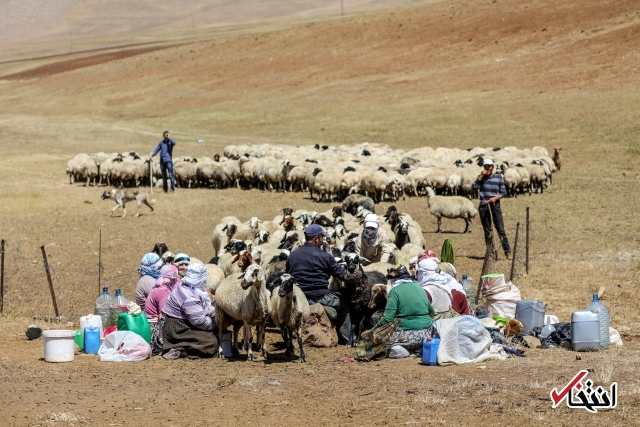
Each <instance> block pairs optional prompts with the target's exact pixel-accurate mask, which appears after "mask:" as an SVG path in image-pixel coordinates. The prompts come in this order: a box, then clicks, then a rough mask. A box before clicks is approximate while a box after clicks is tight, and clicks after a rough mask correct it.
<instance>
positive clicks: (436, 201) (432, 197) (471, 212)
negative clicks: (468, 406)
mask: <svg viewBox="0 0 640 427" xmlns="http://www.w3.org/2000/svg"><path fill="white" fill-rule="evenodd" d="M427 198H428V203H429V212H431V215H435V216H436V218H438V230H437V231H436V232H437V233H440V232H441V231H442V229H441V228H440V222H441V220H442V217H445V218H449V219H455V218H462V219H464V222H465V229H464V232H465V233H467V232H469V233H471V222H472V220H473V218H475V216H476V215H477V214H478V211H477V210H476V208H475V206H473V202H471V200H469V199H467V198H466V197H461V196H451V197H445V196H436V193H435V192H434V191H433V189H432V188H430V187H428V188H427Z"/></svg>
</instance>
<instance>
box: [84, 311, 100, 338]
mask: <svg viewBox="0 0 640 427" xmlns="http://www.w3.org/2000/svg"><path fill="white" fill-rule="evenodd" d="M91 326H95V327H96V328H100V336H102V333H103V332H104V329H102V316H98V315H96V314H88V315H86V316H82V317H81V318H80V334H81V335H82V336H83V337H84V330H85V328H89V327H91ZM83 339H84V338H83Z"/></svg>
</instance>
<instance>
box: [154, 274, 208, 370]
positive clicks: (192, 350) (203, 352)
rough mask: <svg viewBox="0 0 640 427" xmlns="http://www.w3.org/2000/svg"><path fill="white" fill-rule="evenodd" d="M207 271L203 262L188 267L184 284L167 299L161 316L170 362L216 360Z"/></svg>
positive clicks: (165, 354) (164, 340) (163, 350)
mask: <svg viewBox="0 0 640 427" xmlns="http://www.w3.org/2000/svg"><path fill="white" fill-rule="evenodd" d="M206 284H207V269H206V268H205V266H204V264H202V263H201V262H193V263H191V264H189V267H187V270H186V273H185V276H184V278H183V279H182V283H181V284H180V285H178V286H176V287H175V289H174V290H173V291H172V292H171V294H170V295H169V298H167V301H166V303H165V304H164V308H163V309H162V313H163V314H164V315H165V320H164V326H163V328H162V334H163V346H162V354H163V355H164V356H165V357H166V358H168V359H175V358H178V357H185V356H189V357H213V356H214V355H215V354H216V351H217V350H218V340H217V339H216V336H215V335H214V334H213V331H214V329H215V322H214V321H213V317H214V315H215V313H214V310H212V309H210V308H208V304H210V300H209V301H207V299H206V298H204V297H203V296H202V292H206Z"/></svg>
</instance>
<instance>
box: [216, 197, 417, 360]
mask: <svg viewBox="0 0 640 427" xmlns="http://www.w3.org/2000/svg"><path fill="white" fill-rule="evenodd" d="M365 206H366V207H365ZM367 207H370V208H373V206H372V205H371V199H369V198H365V197H363V196H361V195H354V196H350V198H348V200H346V201H345V203H344V204H342V205H339V206H335V207H334V208H332V209H330V210H328V211H326V212H310V211H305V210H296V211H294V210H292V209H283V214H282V215H278V216H276V217H275V218H274V219H273V220H264V221H263V220H260V219H258V218H256V217H253V218H251V219H249V220H248V221H246V222H242V221H240V220H239V219H238V218H236V217H233V216H227V217H224V218H222V219H221V221H220V223H219V224H218V225H216V227H215V228H214V231H213V235H212V237H211V241H212V245H213V249H214V252H215V255H216V256H215V257H214V258H213V259H212V260H211V261H210V262H209V263H207V264H205V266H206V267H207V271H208V273H209V274H208V279H207V287H208V288H209V289H210V290H211V292H212V293H213V294H214V299H215V305H216V323H217V325H218V326H219V328H220V334H222V332H223V331H224V330H226V329H227V328H228V327H229V326H231V325H233V326H234V344H235V345H236V346H237V342H238V332H239V329H240V328H241V327H244V330H245V334H244V348H245V349H246V350H247V355H248V359H249V360H253V353H252V350H251V345H250V343H251V342H252V336H253V335H252V332H251V330H252V328H253V327H255V328H256V338H257V342H258V345H259V347H260V348H261V349H262V354H263V357H268V353H267V350H266V346H265V345H264V326H265V323H266V322H267V320H268V318H269V317H271V318H272V319H273V322H274V323H275V324H276V326H279V327H281V329H282V336H283V338H284V340H285V343H286V349H287V350H286V354H287V356H291V355H293V347H292V337H293V334H294V332H295V334H296V335H297V337H298V344H299V346H300V358H301V360H302V361H306V356H305V355H304V350H303V348H302V338H301V334H302V332H301V330H302V329H301V328H302V326H303V325H304V323H305V321H306V320H307V318H308V316H309V305H308V302H307V299H306V297H305V296H304V294H303V293H302V292H301V291H300V289H299V287H298V286H296V285H295V280H294V279H293V278H292V277H291V276H289V275H288V274H286V272H285V266H286V260H287V258H288V256H289V254H290V253H291V251H294V250H296V249H297V248H298V247H300V246H301V245H302V244H303V243H304V229H305V227H306V226H307V225H309V224H312V223H314V224H320V225H322V226H323V227H324V229H325V230H326V231H327V232H328V233H329V234H330V236H331V237H329V238H326V239H325V242H324V244H323V246H322V249H323V250H325V251H327V252H329V253H330V254H332V255H333V256H334V257H335V258H336V260H337V261H339V262H341V263H343V264H344V265H345V267H346V268H347V269H349V270H350V271H354V270H355V269H356V268H361V266H362V268H363V271H364V272H365V274H364V276H363V279H362V281H363V283H360V284H345V283H342V282H340V281H339V280H337V279H335V278H333V279H332V280H331V282H330V283H328V286H329V288H330V289H332V290H335V291H340V292H341V293H343V295H345V296H346V297H347V298H348V300H349V303H350V313H351V316H352V333H351V337H350V339H349V343H348V344H349V345H356V344H357V342H358V339H359V336H360V334H361V332H362V331H363V330H364V329H366V328H369V327H370V326H371V324H372V323H373V321H372V320H371V316H372V315H373V314H374V313H375V312H376V311H379V310H381V309H384V306H385V304H386V293H387V291H388V289H387V280H386V278H385V274H386V272H387V269H388V268H389V267H390V266H391V265H392V264H391V263H392V262H393V263H403V264H405V265H409V264H410V260H411V258H413V257H416V256H417V255H418V254H419V253H420V252H421V251H422V250H423V249H424V247H425V241H424V238H423V237H422V230H421V228H420V225H419V224H418V223H417V222H415V221H413V220H412V219H411V216H410V215H408V214H406V213H400V212H398V211H397V209H395V207H390V208H389V209H388V211H387V212H386V214H385V215H384V218H385V221H381V223H380V226H381V227H382V228H384V229H385V231H387V235H388V236H389V238H390V239H391V241H392V243H393V244H394V245H395V251H394V255H393V258H394V259H392V260H389V261H390V262H384V263H382V262H378V263H370V264H368V265H365V264H367V262H366V260H365V259H362V258H361V257H359V256H358V255H357V254H355V246H356V245H355V239H357V238H358V237H359V236H360V234H361V233H362V220H363V218H364V216H366V214H367V213H369V212H370V210H369V209H367ZM349 212H354V213H356V214H355V215H352V214H350V213H349ZM408 230H411V231H410V232H408ZM219 336H222V335H219ZM221 355H222V353H221Z"/></svg>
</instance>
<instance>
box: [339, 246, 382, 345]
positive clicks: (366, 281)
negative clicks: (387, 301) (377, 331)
mask: <svg viewBox="0 0 640 427" xmlns="http://www.w3.org/2000/svg"><path fill="white" fill-rule="evenodd" d="M343 259H344V261H345V262H346V264H347V270H349V272H354V271H355V270H356V269H360V271H361V272H362V278H361V279H360V281H358V282H345V283H344V285H343V286H344V288H343V290H342V291H341V292H342V294H343V295H344V296H345V297H346V298H347V300H348V301H349V314H350V316H351V333H350V334H349V341H348V342H347V346H348V347H354V346H357V345H358V343H359V342H360V336H361V335H362V332H363V331H364V330H365V329H367V328H369V327H371V326H372V325H371V315H372V314H373V313H375V312H376V311H378V310H380V309H384V307H378V306H375V307H374V308H373V309H371V308H369V302H370V301H371V288H372V287H373V285H376V284H386V283H387V278H386V276H385V275H384V274H382V273H379V272H377V271H371V272H368V273H365V272H364V270H362V266H361V265H360V257H359V256H358V255H356V254H345V256H344V257H343Z"/></svg>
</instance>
